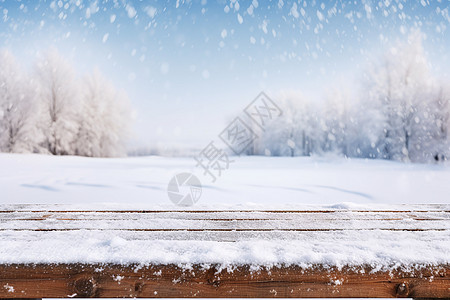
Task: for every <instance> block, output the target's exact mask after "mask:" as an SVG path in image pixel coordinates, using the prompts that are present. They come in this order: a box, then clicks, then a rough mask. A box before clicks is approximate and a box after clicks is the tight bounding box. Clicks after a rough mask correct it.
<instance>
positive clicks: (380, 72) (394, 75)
mask: <svg viewBox="0 0 450 300" xmlns="http://www.w3.org/2000/svg"><path fill="white" fill-rule="evenodd" d="M432 82H433V79H432V77H431V75H430V72H429V67H428V62H427V59H426V56H425V53H424V50H423V47H422V34H421V33H420V32H419V31H414V32H412V33H411V35H410V36H409V38H408V41H407V42H406V43H401V44H399V45H398V46H397V47H394V48H391V49H390V51H389V52H388V53H387V54H386V56H385V57H384V59H383V60H382V63H381V64H380V65H379V66H378V67H377V68H376V69H374V71H373V72H371V73H370V74H369V76H368V82H367V88H366V90H367V91H368V93H367V94H365V95H363V96H362V100H361V101H362V102H363V106H365V107H366V108H367V109H366V110H365V111H362V112H360V113H366V114H368V116H367V118H366V120H367V122H366V124H364V125H365V127H370V128H371V130H372V133H371V135H372V136H375V137H377V138H376V139H375V140H376V141H371V142H370V144H371V146H372V147H373V148H375V149H376V150H377V152H378V153H379V157H383V158H387V159H394V160H401V161H411V160H412V161H426V160H429V159H430V158H431V157H432V156H433V155H432V152H435V150H433V149H431V148H432V147H433V142H432V139H433V138H432V137H433V136H435V135H436V133H435V132H436V131H437V126H436V122H435V121H436V120H435V114H434V111H435V108H434V107H433V106H434V105H435V104H436V103H435V101H434V100H433V98H434V97H435V96H433V92H432ZM374 120H375V121H376V122H377V126H373V127H372V126H371V124H370V123H371V122H373V121H374ZM380 125H381V127H380ZM363 144H364V143H363Z"/></svg>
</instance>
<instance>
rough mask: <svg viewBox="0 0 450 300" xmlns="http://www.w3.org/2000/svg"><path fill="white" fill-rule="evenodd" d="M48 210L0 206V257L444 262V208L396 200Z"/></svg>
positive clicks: (448, 236) (447, 243)
mask: <svg viewBox="0 0 450 300" xmlns="http://www.w3.org/2000/svg"><path fill="white" fill-rule="evenodd" d="M51 207H52V206H51V205H46V206H36V205H30V206H16V205H2V206H0V263H2V264H8V263H77V262H81V263H141V264H221V265H224V266H226V265H263V266H271V265H277V264H288V265H291V264H294V265H301V266H308V265H313V264H322V265H330V266H338V267H342V266H359V265H371V266H374V267H376V268H382V269H387V268H396V267H398V266H402V267H404V268H409V267H411V266H414V265H427V264H434V265H442V264H448V263H449V262H450V205H427V206H423V207H422V206H420V205H416V206H404V210H401V208H402V206H396V209H395V210H390V211H388V210H350V209H344V210H343V209H332V208H324V209H322V210H303V211H250V210H241V211H237V210H235V211H195V210H193V211H181V210H178V211H176V210H174V211H125V210H123V211H106V210H104V211H88V210H85V211H81V210H70V207H68V206H64V209H62V210H61V208H58V207H57V206H53V209H50V208H51ZM407 207H409V208H410V209H406V208H407Z"/></svg>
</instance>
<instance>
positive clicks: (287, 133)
mask: <svg viewBox="0 0 450 300" xmlns="http://www.w3.org/2000/svg"><path fill="white" fill-rule="evenodd" d="M279 105H280V107H281V110H282V111H283V115H282V116H281V117H279V118H277V119H275V120H274V121H273V122H271V123H270V124H269V125H268V126H267V128H266V130H265V132H264V134H263V136H262V137H261V148H263V149H260V152H262V154H266V155H267V154H270V155H275V156H303V155H305V156H309V155H311V154H312V153H314V152H317V151H318V149H319V148H320V145H321V139H322V134H321V131H320V120H319V114H318V109H317V107H315V106H314V105H312V103H310V102H309V101H308V100H307V99H305V98H304V97H303V96H302V95H300V94H298V93H284V94H283V95H281V96H280V98H279Z"/></svg>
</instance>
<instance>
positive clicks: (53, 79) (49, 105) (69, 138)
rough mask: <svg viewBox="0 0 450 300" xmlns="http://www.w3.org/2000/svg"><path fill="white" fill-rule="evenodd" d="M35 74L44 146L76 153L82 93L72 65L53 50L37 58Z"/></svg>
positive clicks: (63, 151)
mask: <svg viewBox="0 0 450 300" xmlns="http://www.w3.org/2000/svg"><path fill="white" fill-rule="evenodd" d="M36 78H37V82H38V84H39V92H38V103H39V107H40V124H39V126H40V127H41V129H42V132H43V134H44V136H45V141H44V146H45V147H46V148H47V149H48V152H50V153H51V154H54V155H70V154H75V145H74V143H75V137H76V133H77V132H78V126H79V125H78V122H77V114H78V111H79V107H80V105H79V104H80V97H79V93H78V88H77V81H76V80H75V75H74V71H73V68H72V66H71V65H70V64H69V63H68V62H67V61H66V60H65V59H64V58H63V57H61V55H60V54H59V53H58V52H57V51H56V50H51V51H49V52H48V53H47V54H46V55H45V56H44V57H42V58H41V59H40V60H39V61H38V63H37V68H36Z"/></svg>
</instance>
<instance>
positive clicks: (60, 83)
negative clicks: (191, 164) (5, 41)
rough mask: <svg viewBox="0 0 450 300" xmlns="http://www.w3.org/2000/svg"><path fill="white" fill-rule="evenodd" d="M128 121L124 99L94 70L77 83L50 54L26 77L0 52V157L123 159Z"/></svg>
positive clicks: (56, 56) (58, 57) (63, 62)
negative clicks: (37, 155)
mask: <svg viewBox="0 0 450 300" xmlns="http://www.w3.org/2000/svg"><path fill="white" fill-rule="evenodd" d="M130 121H131V110H130V106H129V101H128V99H127V96H126V95H125V94H124V93H123V92H120V91H117V90H116V89H115V87H114V86H113V85H112V84H111V83H110V82H109V81H108V80H106V79H105V78H104V77H103V76H102V74H100V72H99V71H98V70H94V71H93V72H92V74H87V75H85V76H83V77H82V78H78V77H77V76H76V75H75V71H74V68H73V67H72V65H71V64H69V62H67V61H66V60H65V59H64V58H63V57H62V56H61V55H60V54H59V53H58V52H57V51H56V50H50V51H48V52H47V53H46V54H45V55H43V56H42V57H40V58H39V59H37V61H36V63H35V65H34V69H33V71H31V72H26V71H24V69H23V68H22V66H20V65H19V64H18V62H17V60H16V59H15V57H14V56H13V54H12V53H10V52H9V51H7V50H3V51H1V52H0V152H15V153H45V154H52V155H80V156H90V157H115V156H123V155H125V154H126V149H125V142H126V139H127V136H128V135H129V132H130V130H129V128H130V127H129V126H130Z"/></svg>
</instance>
